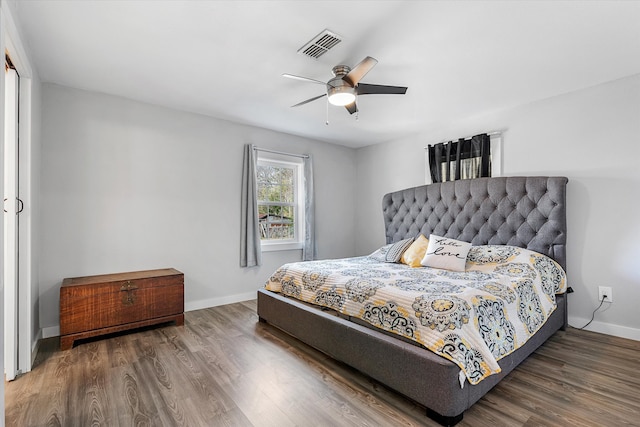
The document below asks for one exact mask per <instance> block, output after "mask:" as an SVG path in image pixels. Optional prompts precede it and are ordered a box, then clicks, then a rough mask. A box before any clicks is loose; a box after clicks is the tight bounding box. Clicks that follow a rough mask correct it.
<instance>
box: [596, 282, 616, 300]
mask: <svg viewBox="0 0 640 427" xmlns="http://www.w3.org/2000/svg"><path fill="white" fill-rule="evenodd" d="M603 298H604V302H613V291H612V290H611V288H610V287H608V286H598V301H602V299H603Z"/></svg>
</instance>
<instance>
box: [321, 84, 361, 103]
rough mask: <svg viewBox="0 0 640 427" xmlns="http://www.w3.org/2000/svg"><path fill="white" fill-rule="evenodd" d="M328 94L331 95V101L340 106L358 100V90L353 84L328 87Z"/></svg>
mask: <svg viewBox="0 0 640 427" xmlns="http://www.w3.org/2000/svg"><path fill="white" fill-rule="evenodd" d="M327 95H328V97H329V102H330V103H331V104H332V105H337V106H339V107H344V106H345V105H349V104H351V103H353V102H354V101H355V100H356V91H355V89H354V88H352V87H351V86H346V85H345V86H338V87H334V86H329V87H328V89H327Z"/></svg>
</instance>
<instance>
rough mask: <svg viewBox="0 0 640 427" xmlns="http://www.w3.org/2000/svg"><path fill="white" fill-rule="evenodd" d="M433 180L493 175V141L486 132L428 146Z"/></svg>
mask: <svg viewBox="0 0 640 427" xmlns="http://www.w3.org/2000/svg"><path fill="white" fill-rule="evenodd" d="M427 150H428V153H429V171H430V173H431V181H432V182H446V181H453V180H459V179H470V178H480V177H489V176H491V141H490V138H489V135H487V134H486V133H483V134H480V135H476V136H474V137H472V138H470V139H463V138H461V139H459V140H458V141H449V142H446V143H442V142H440V143H438V144H435V145H429V146H428V147H427Z"/></svg>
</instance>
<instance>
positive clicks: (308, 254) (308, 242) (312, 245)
mask: <svg viewBox="0 0 640 427" xmlns="http://www.w3.org/2000/svg"><path fill="white" fill-rule="evenodd" d="M304 193H305V202H304V246H303V247H302V260H303V261H313V260H314V259H316V237H315V225H314V224H315V202H314V195H313V161H312V159H311V154H309V155H308V156H307V157H305V158H304Z"/></svg>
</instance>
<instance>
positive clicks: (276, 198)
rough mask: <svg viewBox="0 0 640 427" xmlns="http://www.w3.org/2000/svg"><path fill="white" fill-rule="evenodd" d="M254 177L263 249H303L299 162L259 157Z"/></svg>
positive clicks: (302, 201) (300, 165)
mask: <svg viewBox="0 0 640 427" xmlns="http://www.w3.org/2000/svg"><path fill="white" fill-rule="evenodd" d="M256 178H257V194H258V223H259V228H260V241H261V243H262V245H261V246H262V250H263V251H273V250H289V249H300V248H302V240H303V236H304V233H303V228H302V226H303V224H304V208H303V206H304V193H303V185H302V163H296V162H291V161H282V160H276V159H272V158H264V157H262V156H259V157H258V165H257V169H256Z"/></svg>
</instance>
